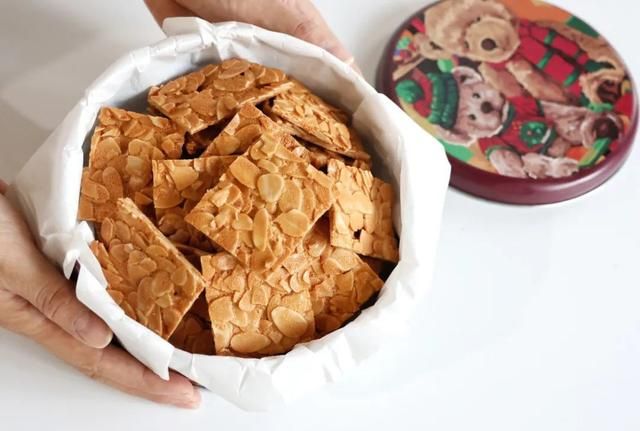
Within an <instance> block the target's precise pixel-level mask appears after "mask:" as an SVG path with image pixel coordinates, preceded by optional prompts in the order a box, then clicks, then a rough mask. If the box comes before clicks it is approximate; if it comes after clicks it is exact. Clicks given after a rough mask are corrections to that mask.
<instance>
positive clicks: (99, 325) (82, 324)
mask: <svg viewBox="0 0 640 431" xmlns="http://www.w3.org/2000/svg"><path fill="white" fill-rule="evenodd" d="M73 330H74V331H75V333H76V335H77V337H78V338H79V339H80V341H82V342H83V343H84V344H86V345H87V346H90V347H95V348H96V349H102V348H103V347H106V346H107V345H109V343H110V342H111V339H112V338H113V333H112V332H111V330H110V329H109V328H108V327H107V325H105V324H104V322H102V321H101V320H98V318H97V317H95V316H94V315H93V314H89V313H83V314H82V315H81V316H79V317H78V318H77V319H76V320H75V321H74V322H73Z"/></svg>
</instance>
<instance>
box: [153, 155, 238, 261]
mask: <svg viewBox="0 0 640 431" xmlns="http://www.w3.org/2000/svg"><path fill="white" fill-rule="evenodd" d="M235 159H236V157H235V156H220V157H215V156H214V157H203V158H199V159H191V160H154V161H153V205H154V206H155V208H156V220H157V223H156V224H157V226H158V228H159V229H160V231H161V232H162V233H163V234H165V235H166V236H167V237H168V238H169V239H170V240H171V241H172V242H173V243H175V244H184V245H190V246H193V247H196V248H198V249H200V250H204V251H209V252H212V251H215V250H216V248H215V246H214V245H213V244H211V241H210V240H209V239H208V238H207V237H206V236H204V234H202V233H201V232H199V231H198V230H196V229H194V228H193V226H191V225H189V224H188V223H187V222H185V221H184V217H185V216H186V215H187V214H188V213H189V212H190V211H191V210H192V209H193V208H194V207H195V206H196V204H197V203H198V202H200V199H202V196H204V194H205V193H206V192H207V191H208V190H209V189H211V188H213V187H214V186H215V185H216V184H218V181H219V180H220V177H221V176H222V174H224V173H225V171H226V170H227V169H228V168H229V165H231V163H233V161H234V160H235Z"/></svg>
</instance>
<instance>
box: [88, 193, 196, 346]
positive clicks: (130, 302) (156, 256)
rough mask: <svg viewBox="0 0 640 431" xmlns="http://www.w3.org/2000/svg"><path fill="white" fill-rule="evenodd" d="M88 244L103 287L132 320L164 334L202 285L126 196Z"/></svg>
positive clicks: (169, 244) (185, 310) (173, 324)
mask: <svg viewBox="0 0 640 431" xmlns="http://www.w3.org/2000/svg"><path fill="white" fill-rule="evenodd" d="M100 237H101V240H102V242H98V241H95V242H93V243H92V244H91V249H92V251H93V252H94V254H95V255H96V257H97V258H98V261H99V262H100V265H101V266H102V269H103V271H104V275H105V277H106V279H107V282H108V283H109V286H108V288H107V292H108V293H109V294H110V295H111V297H112V298H113V299H114V301H115V302H116V303H117V304H118V305H120V306H121V307H122V309H123V310H124V312H125V313H126V314H127V315H128V316H129V317H131V318H132V319H135V320H137V321H138V322H139V323H141V324H142V325H144V326H146V327H147V328H149V329H151V330H152V331H154V332H155V333H156V334H158V335H160V336H161V337H162V338H164V339H168V338H169V337H170V336H171V334H172V333H173V332H174V331H175V329H176V327H177V326H178V323H179V322H180V320H181V319H182V318H183V316H184V315H185V314H186V312H187V311H188V310H189V309H190V308H191V306H192V305H193V303H194V301H195V300H196V298H197V297H198V295H200V293H201V292H202V291H203V290H204V287H205V281H204V279H203V278H202V275H200V273H199V272H198V271H196V269H195V268H194V267H193V266H192V265H191V264H190V263H189V262H188V261H187V260H186V259H185V258H184V256H183V255H182V254H181V253H180V252H179V251H178V250H177V249H176V248H175V246H174V245H173V244H171V242H169V240H168V239H167V238H166V237H165V236H164V235H162V233H161V232H160V231H159V230H158V229H157V228H156V227H155V226H154V225H153V224H152V223H151V221H150V220H149V219H148V218H147V217H146V216H145V215H144V214H143V213H142V212H141V211H140V210H139V209H138V208H137V207H136V205H135V204H134V203H133V201H132V200H130V199H120V200H118V202H117V205H116V212H115V213H114V214H113V216H112V217H108V218H105V219H104V220H103V222H102V226H101V227H100Z"/></svg>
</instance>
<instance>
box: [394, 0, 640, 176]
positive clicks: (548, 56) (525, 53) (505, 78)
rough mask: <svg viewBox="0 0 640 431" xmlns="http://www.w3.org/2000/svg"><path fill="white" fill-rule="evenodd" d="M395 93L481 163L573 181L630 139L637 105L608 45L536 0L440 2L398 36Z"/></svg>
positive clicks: (460, 154)
mask: <svg viewBox="0 0 640 431" xmlns="http://www.w3.org/2000/svg"><path fill="white" fill-rule="evenodd" d="M394 43H395V50H394V52H393V69H392V76H391V80H392V87H393V93H394V94H393V95H395V98H396V101H397V102H398V103H399V104H400V105H401V106H402V107H403V109H404V110H405V111H406V112H407V113H409V115H411V116H412V117H413V118H414V119H415V120H416V121H417V122H418V123H420V124H421V125H422V126H423V127H424V128H425V129H427V131H429V132H431V133H432V134H434V135H435V136H436V137H438V138H439V140H440V141H441V142H442V144H443V145H444V146H445V148H446V150H447V152H448V153H449V155H450V156H451V157H453V158H456V159H458V160H460V161H462V162H464V163H466V164H468V165H471V166H473V167H475V168H478V169H482V170H484V171H488V172H492V173H498V174H501V175H504V176H509V177H517V178H531V179H544V178H569V177H572V176H575V175H576V174H578V173H579V172H581V171H583V170H585V169H588V168H592V167H594V166H595V165H597V164H599V163H601V162H602V161H604V160H605V159H606V158H607V157H609V155H610V154H612V153H613V152H616V151H621V148H619V147H620V146H622V145H628V142H627V141H628V139H623V138H625V137H626V135H627V134H628V132H629V129H630V123H631V120H632V117H633V113H634V112H633V111H634V106H635V102H634V101H633V97H634V95H633V94H634V93H633V91H632V87H631V81H630V79H629V78H628V76H627V72H626V70H625V67H624V65H623V63H622V61H621V60H620V59H619V57H618V55H617V54H616V52H615V51H614V50H613V48H611V46H610V45H609V44H608V43H607V42H606V41H605V40H604V39H603V38H602V37H600V36H599V35H598V33H596V32H595V30H593V29H592V28H591V27H589V26H588V25H587V24H586V23H584V22H583V21H581V20H579V19H578V18H576V17H574V16H572V15H570V14H569V13H567V12H565V11H562V10H560V9H558V8H556V7H554V6H551V5H547V4H545V3H543V2H539V1H535V0H444V1H441V2H439V3H437V4H436V5H434V6H431V7H428V8H427V9H426V10H424V11H423V12H420V13H419V14H417V15H416V16H415V17H414V18H413V19H412V20H410V22H409V25H408V27H406V28H404V29H403V30H402V31H401V33H400V35H399V37H398V39H397V40H396V41H394Z"/></svg>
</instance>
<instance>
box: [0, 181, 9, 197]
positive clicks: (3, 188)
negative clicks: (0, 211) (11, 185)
mask: <svg viewBox="0 0 640 431" xmlns="http://www.w3.org/2000/svg"><path fill="white" fill-rule="evenodd" d="M7 187H8V185H7V183H5V182H4V181H2V179H0V195H3V194H5V193H6V192H7Z"/></svg>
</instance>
